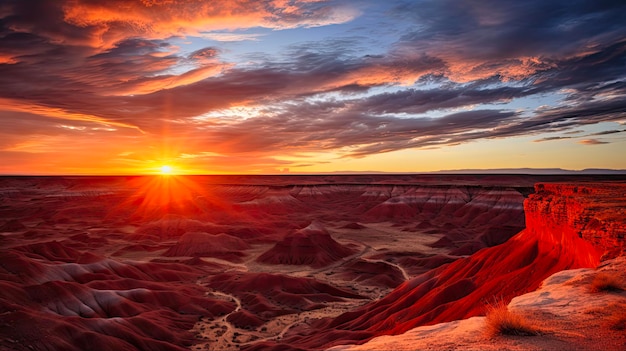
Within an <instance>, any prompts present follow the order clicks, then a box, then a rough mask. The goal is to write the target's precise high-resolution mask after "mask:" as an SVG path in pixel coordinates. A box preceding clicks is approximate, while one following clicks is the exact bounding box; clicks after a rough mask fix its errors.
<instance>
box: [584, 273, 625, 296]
mask: <svg viewBox="0 0 626 351" xmlns="http://www.w3.org/2000/svg"><path fill="white" fill-rule="evenodd" d="M589 290H590V291H591V292H594V293H597V292H615V291H624V287H623V286H622V281H621V279H620V277H619V276H618V275H617V274H616V273H614V274H608V273H598V274H596V276H595V277H594V278H593V281H592V282H591V287H590V288H589Z"/></svg>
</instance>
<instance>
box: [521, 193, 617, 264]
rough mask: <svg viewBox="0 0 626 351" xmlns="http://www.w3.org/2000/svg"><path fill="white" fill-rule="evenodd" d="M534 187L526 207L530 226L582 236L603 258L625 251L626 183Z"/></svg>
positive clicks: (538, 230) (541, 231) (537, 229)
mask: <svg viewBox="0 0 626 351" xmlns="http://www.w3.org/2000/svg"><path fill="white" fill-rule="evenodd" d="M535 188H536V192H535V194H533V195H531V196H530V199H529V201H527V202H526V203H525V206H524V209H525V212H526V221H527V226H528V227H529V228H534V230H535V232H537V233H543V232H558V231H563V232H564V233H567V235H564V237H579V238H582V239H584V240H585V241H586V242H588V243H590V244H591V245H593V247H594V248H595V250H594V251H595V252H597V254H599V255H600V258H601V259H602V260H605V259H611V258H615V257H617V256H620V255H623V254H624V253H625V252H626V240H625V237H626V207H625V204H626V185H624V184H623V183H596V184H585V183H578V184H550V183H541V184H537V185H536V186H535ZM528 222H530V223H528ZM592 255H593V256H595V253H594V254H592Z"/></svg>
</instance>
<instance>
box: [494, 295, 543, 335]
mask: <svg viewBox="0 0 626 351" xmlns="http://www.w3.org/2000/svg"><path fill="white" fill-rule="evenodd" d="M485 318H486V319H485V322H486V332H487V335H489V336H495V335H521V336H532V335H541V334H542V331H541V329H539V328H538V327H537V326H535V325H533V323H532V322H531V321H530V320H528V319H527V318H526V317H524V316H523V315H521V314H519V313H514V312H511V311H509V309H508V308H507V306H506V305H505V304H504V303H502V302H499V303H497V304H496V305H491V306H488V307H487V316H486V317H485Z"/></svg>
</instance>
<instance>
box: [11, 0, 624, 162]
mask: <svg viewBox="0 0 626 351" xmlns="http://www.w3.org/2000/svg"><path fill="white" fill-rule="evenodd" d="M7 4H8V5H6V6H5V7H4V8H3V10H2V11H0V38H2V40H0V52H1V53H2V54H0V125H1V126H2V127H3V128H4V129H3V132H2V133H0V134H1V135H2V136H3V137H4V138H5V139H4V140H3V141H2V142H0V148H4V150H10V149H11V148H13V149H12V150H17V149H20V150H22V151H24V150H26V149H28V148H29V145H31V144H29V143H30V142H31V141H32V140H34V139H36V137H37V135H42V136H46V138H48V139H46V140H49V141H50V140H56V141H55V142H54V143H52V144H54V145H56V146H55V147H58V145H61V141H64V142H66V141H68V140H72V139H71V138H72V137H77V136H78V138H87V136H88V133H95V134H98V133H104V131H105V130H106V129H107V128H108V129H115V132H114V134H115V136H116V137H119V138H120V139H116V140H125V139H126V138H128V139H132V140H133V142H132V143H133V144H132V145H135V146H136V145H139V144H137V143H139V142H137V141H136V139H135V138H144V139H142V140H144V141H143V142H142V143H141V146H142V147H150V146H151V145H152V147H154V145H156V144H159V143H162V142H164V141H163V140H165V139H167V140H171V141H175V142H176V143H177V144H178V145H179V147H178V148H177V150H176V152H177V154H178V155H179V156H180V157H181V158H182V159H188V160H194V161H202V162H204V163H205V164H207V165H209V164H218V163H220V162H221V163H223V164H224V165H225V166H223V167H224V168H223V169H221V170H226V169H227V168H228V167H231V168H233V169H234V168H236V167H238V166H237V165H236V164H237V162H244V163H247V164H249V165H252V164H256V165H258V168H257V169H271V168H275V169H279V168H284V167H297V166H298V165H305V164H306V165H309V164H311V163H312V162H313V161H310V160H309V159H307V157H308V155H311V154H315V153H332V154H334V155H339V156H344V157H364V156H368V155H373V154H377V153H381V152H390V151H396V150H403V149H411V148H436V147H441V146H445V145H459V144H462V143H468V142H473V141H477V140H484V139H496V138H509V137H516V136H529V135H530V136H536V138H537V139H536V140H535V141H536V142H542V141H549V140H560V139H567V138H570V137H569V136H550V137H545V138H541V136H543V135H542V134H545V133H563V134H562V135H566V134H568V133H574V132H576V131H579V132H580V128H582V127H584V126H589V125H593V124H596V123H600V122H618V123H623V121H624V120H626V112H625V111H626V99H625V98H624V97H625V96H626V81H625V77H626V40H624V36H623V23H625V22H626V17H625V16H626V11H624V10H626V5H624V4H621V3H619V2H573V3H572V2H564V1H548V2H546V1H538V0H532V1H524V2H508V1H495V0H493V1H485V2H473V1H449V0H438V1H430V0H429V1H421V2H402V3H401V5H398V6H396V7H395V8H394V9H393V10H392V11H390V12H388V13H387V15H389V14H391V15H393V16H396V17H395V18H393V19H388V18H387V19H384V20H385V21H395V20H398V21H408V22H409V24H410V26H407V27H404V28H403V30H404V33H405V35H403V36H402V37H399V38H397V40H396V42H395V43H393V44H392V45H391V46H390V47H389V48H379V47H376V48H372V47H369V46H368V45H364V43H365V42H366V41H367V40H369V39H368V38H367V36H366V35H364V34H363V33H368V34H369V33H377V32H376V28H375V27H371V28H369V27H367V28H365V29H366V30H367V31H366V32H361V33H360V34H355V33H352V32H351V33H343V32H342V33H340V34H337V35H336V36H334V37H333V38H325V39H324V40H320V41H310V40H307V41H303V42H300V43H298V44H292V45H289V46H288V47H285V48H282V49H277V50H276V51H274V49H273V48H272V51H271V52H267V51H264V52H263V51H262V52H254V53H252V54H248V55H250V57H254V60H250V61H251V62H252V63H247V62H246V64H241V63H240V62H235V61H227V60H228V58H227V57H229V51H228V50H229V49H228V48H229V47H230V45H233V46H236V45H241V43H224V42H225V41H242V40H259V42H258V43H256V42H255V43H249V44H251V45H254V47H257V46H258V47H262V46H263V45H262V40H265V39H266V37H269V34H268V35H265V36H259V35H258V34H251V33H247V31H246V30H247V29H251V28H258V27H262V28H268V29H274V30H282V29H288V28H309V27H315V26H321V25H327V24H337V23H345V22H347V21H350V20H352V19H354V18H355V17H356V16H357V15H358V13H357V12H356V11H354V10H351V9H349V8H347V7H346V5H341V2H333V1H278V0H277V1H264V2H259V1H247V0H241V1H229V2H220V6H215V2H208V1H194V0H180V1H174V0H171V1H170V0H162V1H157V0H151V1H148V0H145V1H138V0H137V1H125V0H124V1H122V0H114V1H104V0H90V1H87V0H74V1H44V0H33V1H28V2H25V1H12V2H8V3H7ZM403 23H404V22H403ZM383 24H384V23H383ZM407 28H408V29H407ZM330 29H332V28H331V27H329V30H328V33H331V30H330ZM183 36H187V37H191V36H198V37H203V38H210V39H212V40H215V41H217V42H212V43H211V44H210V45H211V46H206V47H203V48H200V49H198V48H197V47H194V49H193V50H189V51H191V52H189V51H184V49H183V48H181V47H179V46H177V45H181V44H180V39H181V37H183ZM188 39H189V38H188ZM189 40H190V41H191V39H189ZM194 40H196V39H194ZM198 40H199V39H198ZM176 43H179V44H176ZM260 50H261V49H260ZM231 59H232V58H231ZM241 59H242V61H245V60H246V59H247V57H244V58H241ZM551 94H559V95H558V96H560V97H564V100H563V101H557V102H555V103H554V104H552V105H551V106H548V107H543V108H540V109H536V110H531V109H528V108H520V109H513V108H512V107H508V106H512V105H514V104H511V105H507V104H508V103H511V102H516V100H518V99H519V100H521V99H533V98H544V97H546V96H551ZM561 102H562V103H561ZM520 105H521V104H520ZM222 111H228V112H227V113H226V112H224V113H223V112H222ZM250 111H252V112H250ZM59 125H65V126H76V127H78V128H79V130H73V129H71V128H63V127H59ZM80 128H82V129H80ZM98 128H101V129H102V130H99V129H98ZM618 132H623V130H610V131H604V132H597V133H593V134H587V136H585V137H593V136H601V135H608V134H614V133H618ZM107 133H109V134H111V133H110V132H107ZM581 133H582V132H581ZM587 133H588V132H587ZM92 136H93V135H92ZM80 140H82V139H80ZM583 142H584V144H588V145H593V144H597V143H606V142H605V141H600V140H597V139H593V138H590V139H586V140H583V141H581V143H583ZM52 144H50V145H52ZM31 146H32V145H31ZM16 148H17V149H16ZM30 149H31V150H32V149H33V148H32V147H30ZM124 152H127V150H126V149H125V150H121V151H119V153H124ZM119 153H118V154H119ZM116 155H117V154H116ZM184 155H187V156H188V157H185V156H184ZM280 155H289V156H292V157H294V158H300V160H299V161H298V162H296V161H285V160H284V159H281V158H280V157H279V156H280ZM192 156H193V157H192ZM12 157H13V156H12ZM137 157H144V156H143V155H139V156H137ZM145 158H148V156H145ZM300 161H301V162H300ZM315 162H317V161H315ZM214 167H220V166H214ZM237 169H239V168H237Z"/></svg>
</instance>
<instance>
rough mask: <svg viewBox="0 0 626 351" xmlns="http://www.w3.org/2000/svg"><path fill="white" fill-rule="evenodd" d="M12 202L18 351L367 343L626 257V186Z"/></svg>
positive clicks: (80, 192)
mask: <svg viewBox="0 0 626 351" xmlns="http://www.w3.org/2000/svg"><path fill="white" fill-rule="evenodd" d="M0 197H1V199H2V201H1V202H0V204H1V205H0V236H1V240H0V250H1V251H0V253H1V256H0V285H1V286H0V335H1V336H2V338H1V339H0V348H2V349H7V350H32V349H35V350H83V349H89V348H91V347H93V345H98V349H100V350H137V349H140V350H144V349H150V350H185V349H192V350H238V349H244V350H284V349H293V350H298V349H300V350H318V349H327V348H331V347H338V345H347V344H363V343H366V342H368V341H370V340H372V339H374V338H377V337H381V336H384V335H399V334H402V333H406V332H408V331H411V330H413V329H414V328H418V327H421V326H429V325H435V324H438V323H445V322H452V321H457V320H464V319H468V318H472V317H475V316H480V315H483V314H484V312H485V306H486V304H488V303H489V302H490V301H494V299H498V300H501V301H505V302H507V303H508V302H509V301H511V300H512V299H513V298H515V297H516V296H520V295H523V294H525V293H530V292H533V291H535V290H537V289H538V288H539V287H540V285H541V283H542V281H544V280H545V279H546V278H548V277H550V276H551V275H553V274H555V273H557V272H561V271H564V270H568V269H576V268H593V267H596V266H598V265H599V264H600V263H601V262H604V261H607V260H611V259H614V258H616V257H621V256H623V255H624V251H625V246H624V235H625V234H626V179H623V177H621V176H593V175H586V176H549V175H534V176H529V175H346V176H339V175H326V176H323V175H317V176H305V175H302V176H195V177H192V176H185V177H184V176H157V177H3V178H2V179H1V181H0ZM365 345H367V344H365Z"/></svg>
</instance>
